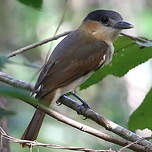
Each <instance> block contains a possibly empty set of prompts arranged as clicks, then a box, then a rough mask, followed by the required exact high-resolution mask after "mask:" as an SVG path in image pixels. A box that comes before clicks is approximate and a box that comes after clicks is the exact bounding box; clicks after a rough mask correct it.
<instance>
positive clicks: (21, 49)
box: [8, 31, 147, 58]
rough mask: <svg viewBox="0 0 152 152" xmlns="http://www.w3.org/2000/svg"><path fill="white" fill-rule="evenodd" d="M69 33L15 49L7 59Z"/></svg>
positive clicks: (142, 40)
mask: <svg viewBox="0 0 152 152" xmlns="http://www.w3.org/2000/svg"><path fill="white" fill-rule="evenodd" d="M71 32H72V31H67V32H64V33H61V34H59V35H56V36H54V37H50V38H47V39H45V40H42V41H40V42H36V43H32V44H30V45H27V46H25V47H23V48H20V49H17V50H15V51H13V52H12V53H10V54H9V55H8V58H10V57H13V56H16V55H17V54H20V53H23V52H25V51H27V50H30V49H33V48H36V47H38V46H40V45H43V44H46V43H48V42H50V41H53V40H57V39H58V38H60V37H63V36H66V35H68V34H69V33H71ZM120 34H121V35H123V36H126V37H128V38H130V39H132V40H134V41H137V40H138V41H140V42H144V43H145V42H147V40H144V39H141V38H139V37H135V36H131V35H128V34H124V33H120Z"/></svg>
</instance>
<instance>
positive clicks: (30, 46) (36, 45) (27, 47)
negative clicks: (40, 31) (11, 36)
mask: <svg viewBox="0 0 152 152" xmlns="http://www.w3.org/2000/svg"><path fill="white" fill-rule="evenodd" d="M70 32H71V31H67V32H64V33H62V34H59V35H56V36H54V37H51V38H48V39H45V40H42V41H40V42H36V43H33V44H30V45H27V46H25V47H23V48H20V49H17V50H15V51H13V52H12V53H10V54H9V55H8V58H10V57H13V56H16V55H17V54H20V53H23V52H25V51H27V50H30V49H33V48H36V47H38V46H40V45H43V44H46V43H48V42H50V41H53V40H57V39H58V38H60V37H63V36H65V35H67V34H69V33H70Z"/></svg>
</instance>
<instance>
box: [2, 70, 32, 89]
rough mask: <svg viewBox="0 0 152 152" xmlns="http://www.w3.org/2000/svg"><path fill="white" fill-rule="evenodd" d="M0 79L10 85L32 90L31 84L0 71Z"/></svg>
mask: <svg viewBox="0 0 152 152" xmlns="http://www.w3.org/2000/svg"><path fill="white" fill-rule="evenodd" d="M0 81H1V82H5V83H7V84H9V85H11V86H14V87H20V88H23V89H26V90H29V91H32V90H33V88H34V87H33V85H32V84H30V83H25V82H24V81H21V80H17V79H15V78H13V77H12V76H9V75H7V74H6V73H4V72H0Z"/></svg>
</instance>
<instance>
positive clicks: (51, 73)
mask: <svg viewBox="0 0 152 152" xmlns="http://www.w3.org/2000/svg"><path fill="white" fill-rule="evenodd" d="M130 28H133V25H132V24H130V23H128V22H126V21H124V20H123V18H122V17H121V15H120V14H119V13H118V12H116V11H113V10H95V11H92V12H90V13H89V14H88V15H87V16H86V17H85V18H84V19H83V21H82V23H81V25H80V26H79V27H78V28H77V29H76V30H74V31H72V32H71V33H70V34H68V35H67V36H66V37H65V38H64V39H63V40H62V41H61V42H60V43H59V44H58V45H57V46H56V47H55V49H54V50H53V51H52V53H51V55H50V57H49V59H48V61H47V62H46V64H45V65H44V67H43V68H42V70H41V72H40V74H39V77H38V80H37V82H36V84H35V87H34V91H33V94H34V93H35V94H36V95H35V98H37V99H39V100H42V101H44V102H45V104H46V105H48V106H50V104H51V103H52V102H56V101H57V100H58V99H59V98H60V97H62V96H63V95H64V94H66V93H68V92H71V91H74V90H75V89H76V88H77V87H79V86H80V85H81V84H82V83H83V82H84V81H86V80H87V79H88V78H89V77H90V76H91V75H92V74H93V73H94V72H95V71H96V70H98V69H99V68H102V67H103V66H104V65H106V64H108V63H110V61H111V60H112V56H113V54H114V46H113V42H114V40H115V39H116V38H117V37H118V35H119V33H120V32H121V30H124V29H130ZM44 117H45V113H44V112H43V111H41V110H39V109H37V110H36V111H35V113H34V116H33V118H32V120H31V121H30V123H29V125H28V127H27V128H26V130H25V132H24V133H23V136H22V137H21V139H23V140H31V141H34V140H36V138H37V136H38V133H39V131H40V128H41V125H42V122H43V119H44ZM22 146H23V147H24V146H26V145H25V144H23V145H22Z"/></svg>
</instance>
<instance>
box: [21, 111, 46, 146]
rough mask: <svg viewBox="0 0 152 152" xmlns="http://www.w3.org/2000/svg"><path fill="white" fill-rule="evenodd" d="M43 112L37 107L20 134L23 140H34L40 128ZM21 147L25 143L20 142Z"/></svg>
mask: <svg viewBox="0 0 152 152" xmlns="http://www.w3.org/2000/svg"><path fill="white" fill-rule="evenodd" d="M44 116H45V113H44V112H42V111H40V110H39V109H37V110H36V111H35V113H34V116H33V118H32V120H31V121H30V123H29V125H28V127H27V128H26V130H25V132H24V134H23V135H22V138H21V139H23V140H32V141H33V140H36V138H37V136H38V133H39V130H40V128H41V125H42V122H43V119H44ZM22 146H23V147H25V146H26V144H22Z"/></svg>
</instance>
